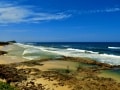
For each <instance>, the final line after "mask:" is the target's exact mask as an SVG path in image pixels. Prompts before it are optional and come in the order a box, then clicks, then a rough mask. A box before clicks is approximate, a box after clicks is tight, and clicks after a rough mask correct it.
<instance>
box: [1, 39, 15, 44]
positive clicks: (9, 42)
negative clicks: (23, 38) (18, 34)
mask: <svg viewBox="0 0 120 90" xmlns="http://www.w3.org/2000/svg"><path fill="white" fill-rule="evenodd" d="M11 43H16V41H14V40H13V41H7V42H0V45H9V44H11Z"/></svg>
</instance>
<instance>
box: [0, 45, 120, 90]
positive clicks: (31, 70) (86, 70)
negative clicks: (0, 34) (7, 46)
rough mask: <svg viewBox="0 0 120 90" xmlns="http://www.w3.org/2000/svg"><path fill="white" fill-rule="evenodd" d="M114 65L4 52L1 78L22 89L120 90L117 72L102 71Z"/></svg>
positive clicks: (88, 60) (1, 60)
mask: <svg viewBox="0 0 120 90" xmlns="http://www.w3.org/2000/svg"><path fill="white" fill-rule="evenodd" d="M0 48H1V49H2V48H3V47H2V46H1V47H0ZM1 64H2V65H1ZM112 68H113V66H111V65H108V64H104V63H99V62H96V61H93V60H91V59H87V58H73V57H63V58H61V59H55V60H53V59H41V60H27V59H24V58H22V57H18V56H10V55H1V56H0V71H1V72H0V73H1V75H3V76H0V77H1V78H0V81H4V82H5V81H6V82H9V83H10V84H11V85H13V86H15V87H17V88H18V89H20V90H23V89H24V90H119V88H120V82H119V81H118V80H117V79H118V78H115V77H116V75H114V74H112V73H107V74H106V73H105V72H102V71H103V70H107V69H108V70H110V69H112ZM118 68H120V67H118ZM13 70H14V71H13ZM2 72H3V73H2ZM8 74H9V75H8ZM111 75H112V76H111Z"/></svg>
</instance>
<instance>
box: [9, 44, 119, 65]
mask: <svg viewBox="0 0 120 90" xmlns="http://www.w3.org/2000/svg"><path fill="white" fill-rule="evenodd" d="M9 55H18V56H22V57H23V58H26V59H30V60H36V59H41V58H58V57H61V56H70V57H87V58H91V59H93V60H96V61H98V62H102V63H108V64H111V65H120V42H44V43H43V42H42V43H41V42H24V43H15V44H14V47H13V48H12V49H10V50H9Z"/></svg>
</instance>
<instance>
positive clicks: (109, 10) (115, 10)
mask: <svg viewBox="0 0 120 90" xmlns="http://www.w3.org/2000/svg"><path fill="white" fill-rule="evenodd" d="M67 12H68V13H73V14H79V15H81V14H95V13H112V12H120V8H118V7H117V8H105V9H95V10H68V11H67Z"/></svg>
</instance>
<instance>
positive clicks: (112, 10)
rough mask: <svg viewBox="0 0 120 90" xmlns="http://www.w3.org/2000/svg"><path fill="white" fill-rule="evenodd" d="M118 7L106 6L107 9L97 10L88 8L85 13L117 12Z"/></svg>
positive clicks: (119, 9)
mask: <svg viewBox="0 0 120 90" xmlns="http://www.w3.org/2000/svg"><path fill="white" fill-rule="evenodd" d="M119 11H120V8H107V9H102V10H100V9H98V10H89V11H86V13H108V12H119Z"/></svg>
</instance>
